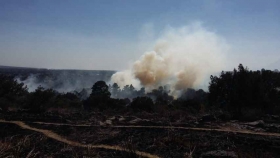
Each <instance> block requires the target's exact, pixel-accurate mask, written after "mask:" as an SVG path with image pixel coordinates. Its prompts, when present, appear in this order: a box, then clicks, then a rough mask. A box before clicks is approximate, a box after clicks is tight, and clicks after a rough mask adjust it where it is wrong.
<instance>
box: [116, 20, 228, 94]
mask: <svg viewBox="0 0 280 158" xmlns="http://www.w3.org/2000/svg"><path fill="white" fill-rule="evenodd" d="M228 50H229V45H228V44H227V43H226V42H225V40H224V39H223V38H221V37H220V36H218V35H217V34H216V33H214V32H211V31H208V30H207V29H205V28H204V27H203V26H202V25H201V24H200V23H193V24H191V25H188V26H184V27H181V28H169V29H167V30H166V31H165V32H164V33H163V35H162V36H161V37H160V38H159V39H158V40H156V42H155V45H154V50H153V51H148V52H145V53H144V54H143V55H142V56H141V57H140V58H139V59H138V60H137V61H135V62H134V63H133V65H132V66H131V67H129V68H128V69H127V70H125V71H120V72H117V73H115V74H114V75H113V76H112V77H111V82H112V83H113V82H115V83H118V84H119V85H120V86H121V87H122V86H124V85H129V84H132V85H133V86H135V87H136V88H140V87H141V86H144V87H145V88H146V89H147V90H148V91H149V90H151V89H154V88H158V87H159V86H164V85H170V90H171V93H172V95H174V96H177V95H178V93H180V92H181V90H183V89H187V88H198V87H202V85H203V84H205V82H206V81H208V80H209V75H210V74H212V73H217V72H220V71H221V70H222V69H223V68H224V65H225V62H226V53H227V52H228Z"/></svg>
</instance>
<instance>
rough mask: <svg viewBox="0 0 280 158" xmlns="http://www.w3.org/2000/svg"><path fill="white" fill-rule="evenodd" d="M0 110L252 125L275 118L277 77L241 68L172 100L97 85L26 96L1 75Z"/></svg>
mask: <svg viewBox="0 0 280 158" xmlns="http://www.w3.org/2000/svg"><path fill="white" fill-rule="evenodd" d="M0 108H1V109H0V110H1V112H6V111H10V110H19V111H29V112H36V113H37V112H47V111H62V110H63V109H64V110H65V109H67V110H69V111H83V112H87V111H93V110H96V111H106V110H114V111H119V112H122V111H137V112H139V111H140V112H141V111H146V112H150V113H160V112H162V111H165V112H170V111H174V110H176V111H178V110H179V111H185V112H188V113H191V114H201V113H207V112H217V111H219V112H221V113H222V114H221V117H223V118H224V119H255V118H258V117H261V116H264V115H266V114H271V115H273V114H274V115H275V114H278V113H279V112H280V73H279V72H278V71H270V70H265V69H262V70H261V71H250V70H249V69H248V68H244V67H243V65H242V64H240V65H239V66H238V68H237V69H234V70H233V71H231V72H221V74H220V75H219V76H211V77H210V83H209V90H208V92H205V91H203V90H202V89H199V90H195V89H191V88H189V89H186V90H184V91H183V93H182V95H181V96H180V97H179V98H176V99H175V98H173V97H172V96H171V95H170V93H169V90H168V88H167V87H166V86H161V87H159V88H158V89H154V90H152V91H150V92H146V91H145V88H141V89H140V90H136V89H135V88H134V87H133V86H132V85H127V86H125V87H123V88H120V87H119V86H118V84H117V83H114V84H112V85H107V84H106V82H104V81H97V82H95V84H94V85H93V86H92V88H91V92H90V93H88V91H87V90H86V89H83V90H81V91H79V92H78V91H74V92H67V93H59V92H58V91H56V90H53V89H44V88H43V87H41V86H39V87H38V88H37V89H36V90H35V91H34V92H28V88H27V86H26V85H24V84H23V83H19V82H17V81H16V80H15V78H14V76H13V75H4V74H1V75H0Z"/></svg>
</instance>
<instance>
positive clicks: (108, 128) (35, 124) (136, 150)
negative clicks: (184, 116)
mask: <svg viewBox="0 0 280 158" xmlns="http://www.w3.org/2000/svg"><path fill="white" fill-rule="evenodd" d="M10 115H12V114H10ZM32 115H33V116H32ZM52 115H54V114H46V115H45V116H41V118H40V117H39V116H38V115H35V114H30V115H28V117H26V116H25V115H21V117H22V119H18V118H17V119H18V120H10V119H9V118H6V119H5V118H4V117H5V115H2V116H1V120H0V126H1V131H0V132H1V153H0V154H1V155H0V156H1V157H9V156H12V157H279V155H280V153H279V146H280V133H277V130H278V129H277V128H278V125H277V124H276V123H263V122H261V121H259V122H257V121H256V122H249V123H248V122H247V123H245V122H236V121H231V122H221V121H211V122H209V121H201V119H200V120H198V121H197V123H194V122H193V121H194V120H189V121H186V122H185V121H184V122H185V124H184V125H183V124H182V123H178V121H177V124H176V122H162V123H161V125H160V123H159V122H156V119H154V120H153V119H151V117H150V116H149V118H148V116H147V115H146V116H145V115H142V117H139V116H113V115H107V116H105V115H101V114H100V113H94V114H93V113H92V114H91V115H90V114H88V115H83V116H85V117H84V118H86V117H90V118H88V119H85V120H82V119H81V118H79V119H78V118H76V119H75V117H72V119H69V118H67V115H60V116H57V117H59V118H60V119H57V118H55V117H54V116H53V119H51V118H50V119H49V120H53V122H49V121H48V122H46V121H45V120H44V117H51V116H52ZM77 115H78V114H76V116H77ZM19 116H20V115H19ZM73 116H75V115H74V114H73ZM34 117H38V120H39V121H35V120H33V119H31V118H34ZM8 120H9V121H8ZM19 120H23V121H19ZM168 124H169V125H168ZM178 125H181V126H178ZM182 125H183V126H182ZM272 128H273V129H274V132H269V131H271V130H272Z"/></svg>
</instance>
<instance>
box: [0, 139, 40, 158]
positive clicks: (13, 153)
mask: <svg viewBox="0 0 280 158" xmlns="http://www.w3.org/2000/svg"><path fill="white" fill-rule="evenodd" d="M31 137H32V135H27V136H24V137H21V138H20V136H12V137H9V138H4V139H3V140H1V141H0V157H6V158H8V157H9V158H20V157H26V158H34V157H37V155H38V154H39V152H35V150H34V149H35V145H34V142H33V141H34V140H32V139H31ZM42 139H45V138H43V137H42V136H41V137H40V138H39V139H37V141H42Z"/></svg>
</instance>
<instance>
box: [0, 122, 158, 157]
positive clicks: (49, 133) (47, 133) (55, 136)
mask: <svg viewBox="0 0 280 158" xmlns="http://www.w3.org/2000/svg"><path fill="white" fill-rule="evenodd" d="M0 123H11V124H16V125H18V126H20V127H21V128H23V129H28V130H32V131H36V132H39V133H42V134H44V135H45V136H47V137H49V138H52V139H54V140H57V141H59V142H63V143H66V144H69V145H71V146H77V147H83V148H101V149H108V150H117V151H125V152H130V151H129V150H128V149H125V148H122V147H120V146H109V145H86V144H81V143H79V142H74V141H71V140H68V139H66V138H63V137H62V136H60V135H58V134H56V133H54V132H53V131H50V130H44V129H38V128H33V127H30V126H28V125H26V124H25V123H24V122H21V121H5V120H0ZM135 154H137V155H138V156H142V157H147V158H159V157H158V156H156V155H152V154H149V153H146V152H141V151H135Z"/></svg>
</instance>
